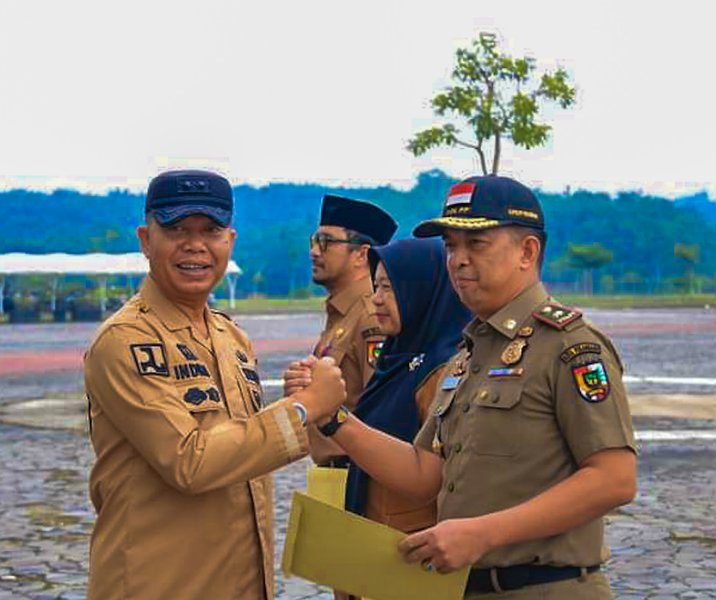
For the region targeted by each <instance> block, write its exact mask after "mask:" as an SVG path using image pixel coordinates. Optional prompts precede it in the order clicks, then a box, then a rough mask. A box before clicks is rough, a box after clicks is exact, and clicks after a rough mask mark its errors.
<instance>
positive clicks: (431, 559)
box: [398, 517, 490, 573]
mask: <svg viewBox="0 0 716 600" xmlns="http://www.w3.org/2000/svg"><path fill="white" fill-rule="evenodd" d="M480 529H481V528H480V521H479V517H478V518H473V519H448V520H447V521H441V522H440V523H438V524H437V525H435V526H434V527H431V528H430V529H426V530H424V531H420V532H419V533H414V534H413V535H409V536H408V537H406V538H405V539H404V540H402V541H401V542H400V544H399V545H398V550H399V551H400V553H401V554H402V555H403V558H404V559H405V560H406V561H407V562H409V563H421V564H422V565H423V567H424V568H426V569H428V570H433V569H434V570H436V571H438V572H439V573H450V572H452V571H457V570H459V569H462V568H463V567H467V566H470V565H472V564H474V563H475V562H477V560H478V559H479V558H480V557H481V556H482V555H483V554H485V553H486V552H488V551H489V550H490V548H489V546H488V543H487V539H486V536H485V535H484V534H481V533H480Z"/></svg>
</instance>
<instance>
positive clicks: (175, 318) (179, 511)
mask: <svg viewBox="0 0 716 600" xmlns="http://www.w3.org/2000/svg"><path fill="white" fill-rule="evenodd" d="M232 208H233V199H232V191H231V186H230V185H229V182H228V181H226V180H225V179H224V178H223V177H220V176H218V175H215V174H213V173H208V172H204V171H174V172H168V173H164V174H162V175H159V176H158V177H156V178H155V179H154V180H153V181H152V183H151V184H150V187H149V191H148V194H147V206H146V210H147V217H148V218H147V225H146V226H142V227H140V228H139V229H138V235H139V238H140V240H141V244H142V250H143V252H144V253H145V255H146V256H147V257H148V259H149V264H150V274H149V277H147V279H146V280H145V282H144V284H143V285H142V287H141V290H140V292H139V294H138V295H137V296H135V297H134V298H132V299H131V300H130V301H129V302H128V303H127V304H126V305H125V306H124V307H123V308H122V309H121V310H120V311H118V312H117V313H116V314H115V315H114V316H113V317H111V318H110V319H108V320H107V321H106V322H105V323H104V324H103V325H102V326H101V327H100V329H99V331H98V332H97V335H96V337H95V339H94V341H93V342H92V345H91V347H90V349H89V350H88V352H87V354H86V357H85V383H86V391H87V398H88V400H89V405H90V425H91V429H90V433H91V438H92V444H93V446H94V449H95V453H96V455H97V460H96V462H95V465H94V467H93V469H92V473H91V475H90V494H91V498H92V503H93V504H94V506H95V509H96V511H97V521H96V523H95V527H94V530H93V534H92V541H91V549H90V578H89V593H88V596H89V598H90V599H94V600H111V599H115V598H117V599H120V598H121V599H129V598H132V599H147V600H154V599H157V598H172V599H182V598H186V599H187V600H189V599H197V598H221V599H230V598H235V599H237V600H238V599H241V600H254V599H257V600H264V599H267V600H268V599H271V598H273V595H274V592H273V586H274V583H273V523H272V521H273V500H272V483H271V478H270V477H269V476H268V475H267V474H268V473H269V472H271V471H272V470H274V469H276V468H277V467H280V466H283V465H285V464H288V463H289V462H292V461H294V460H296V459H298V458H301V457H302V456H304V455H305V454H306V452H307V447H308V440H307V436H306V431H305V426H306V423H311V422H316V421H320V419H321V418H322V417H324V416H325V415H329V414H331V413H332V412H333V411H334V410H335V408H334V406H337V405H338V404H340V401H341V400H342V399H343V398H344V397H345V391H344V384H343V382H342V381H341V378H340V371H339V370H338V368H337V367H335V366H332V365H331V361H321V363H322V364H321V365H320V368H319V369H318V371H315V370H314V372H313V373H312V375H313V378H314V380H315V377H316V375H318V376H319V377H320V378H321V379H322V383H321V384H318V383H317V382H316V385H314V386H312V387H309V388H306V389H305V390H304V391H303V392H299V393H296V394H295V395H294V396H293V397H292V398H284V399H282V400H280V401H278V402H276V403H275V404H273V405H271V406H269V407H264V406H263V405H262V389H261V383H260V379H259V376H258V373H257V371H256V361H255V359H254V356H253V351H252V348H251V344H250V342H249V340H248V338H247V337H246V335H245V334H244V333H243V332H242V331H241V330H240V329H239V328H238V327H236V326H235V325H234V323H233V322H232V321H231V319H230V318H229V317H227V316H225V315H223V314H222V313H218V312H215V311H210V310H208V307H207V306H206V301H207V298H208V296H209V293H210V292H211V290H212V289H213V287H214V286H215V285H216V283H218V281H219V280H220V279H221V278H222V277H223V274H224V272H225V270H226V266H227V264H228V260H229V257H230V255H231V250H232V247H233V240H234V237H235V231H234V230H233V229H231V228H230V222H231V215H232ZM317 364H318V363H317ZM319 385H320V386H322V387H321V388H320V389H321V395H320V396H319V395H318V394H317V391H316V390H317V388H318V386H319Z"/></svg>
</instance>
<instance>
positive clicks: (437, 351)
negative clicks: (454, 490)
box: [346, 239, 471, 533]
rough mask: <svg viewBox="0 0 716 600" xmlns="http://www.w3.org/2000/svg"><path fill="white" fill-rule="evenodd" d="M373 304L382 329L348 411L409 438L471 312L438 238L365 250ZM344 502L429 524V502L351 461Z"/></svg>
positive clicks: (410, 525) (369, 512) (407, 526)
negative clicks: (372, 366) (373, 361)
mask: <svg viewBox="0 0 716 600" xmlns="http://www.w3.org/2000/svg"><path fill="white" fill-rule="evenodd" d="M369 258H370V262H371V271H372V273H373V279H374V290H375V291H374V294H373V296H372V301H373V304H374V305H375V309H376V316H377V318H378V321H379V323H380V326H381V330H382V332H383V333H384V334H385V335H387V336H388V337H387V339H386V340H385V343H384V345H383V349H382V351H381V354H380V357H379V359H378V362H377V365H376V370H375V373H374V375H373V377H372V378H371V380H370V381H369V382H368V386H367V387H366V389H365V390H364V391H363V394H362V395H361V397H360V400H359V402H358V406H357V407H356V409H355V411H354V413H353V414H354V415H355V416H357V417H358V418H359V419H361V420H362V421H363V422H364V423H366V424H367V425H370V426H371V427H374V428H376V429H379V430H381V431H384V432H386V433H388V434H390V435H392V436H395V437H398V438H400V439H402V440H406V441H412V439H413V437H414V436H415V435H416V433H417V432H418V430H419V429H420V425H421V423H422V422H423V421H424V420H425V419H426V417H427V416H428V408H429V406H430V404H431V402H432V399H433V397H434V395H435V391H436V388H437V385H438V383H439V381H440V380H441V378H442V375H443V372H444V370H445V365H446V363H447V362H448V360H449V358H450V357H451V356H453V355H454V354H455V353H456V352H457V349H458V348H457V347H458V344H459V343H460V340H461V338H462V336H461V333H462V329H463V327H464V326H465V325H467V323H468V322H469V321H470V319H471V315H470V312H469V311H468V310H467V308H465V307H464V306H463V305H462V303H461V302H460V300H459V298H458V297H457V295H456V294H455V291H454V290H453V288H452V285H451V284H450V281H449V279H448V274H447V269H446V266H445V252H444V250H443V246H442V243H441V242H440V241H439V240H431V239H420V240H416V239H411V240H400V241H396V242H393V243H391V244H388V245H387V246H382V247H378V248H371V250H370V254H369ZM346 509H347V510H350V511H351V512H354V513H357V514H360V515H363V516H366V517H368V518H369V519H372V520H374V521H378V522H380V523H385V524H387V525H389V526H391V527H393V528H395V529H399V530H401V531H404V532H406V533H407V532H412V531H418V530H420V529H424V528H426V527H430V526H431V525H434V524H435V519H436V507H435V502H434V501H431V502H430V503H428V504H425V503H419V502H416V501H414V500H411V499H410V498H405V497H403V496H399V495H397V494H395V493H394V492H391V491H389V490H388V489H387V488H385V487H383V486H381V485H380V484H378V483H377V482H376V481H374V480H372V479H371V478H370V477H369V476H368V475H367V474H366V473H365V472H364V471H362V470H361V469H360V468H358V467H357V466H356V465H354V464H351V465H350V469H349V472H348V483H347V487H346Z"/></svg>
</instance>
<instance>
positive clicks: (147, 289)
mask: <svg viewBox="0 0 716 600" xmlns="http://www.w3.org/2000/svg"><path fill="white" fill-rule="evenodd" d="M139 295H140V297H141V298H142V300H143V305H144V308H145V310H152V311H153V312H154V313H155V314H156V315H157V317H158V318H159V320H160V321H161V322H162V323H163V324H164V325H165V326H166V328H167V329H169V330H170V331H178V330H179V329H186V328H187V327H189V328H191V326H192V325H191V321H190V320H189V317H187V316H186V315H185V314H184V313H183V312H182V311H181V310H180V309H179V307H178V306H177V305H176V304H174V303H173V302H172V301H171V300H169V299H168V298H167V297H166V296H165V295H164V293H163V292H162V290H161V289H160V288H159V286H158V285H157V283H156V282H155V281H154V279H152V276H151V275H149V276H147V277H145V278H144V282H143V283H142V286H141V287H140V288H139ZM204 311H205V312H206V313H208V314H207V315H206V320H207V323H213V324H214V325H216V320H215V317H214V315H212V314H211V311H207V310H206V308H205V309H204Z"/></svg>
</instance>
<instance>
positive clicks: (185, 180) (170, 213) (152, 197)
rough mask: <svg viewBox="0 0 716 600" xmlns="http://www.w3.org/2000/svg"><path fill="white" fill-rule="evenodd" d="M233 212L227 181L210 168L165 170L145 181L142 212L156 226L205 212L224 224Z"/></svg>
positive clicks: (229, 187)
mask: <svg viewBox="0 0 716 600" xmlns="http://www.w3.org/2000/svg"><path fill="white" fill-rule="evenodd" d="M233 211H234V196H233V192H232V190H231V184H230V183H229V182H228V180H227V179H226V178H225V177H222V176H221V175H217V174H216V173H211V172H210V171H166V172H165V173H161V174H160V175H157V176H156V177H155V178H154V179H152V181H151V182H150V183H149V189H148V190H147V200H146V204H145V205H144V212H145V213H149V214H151V215H152V216H153V217H154V218H155V219H156V220H157V221H158V222H159V224H160V225H162V226H165V225H171V224H172V223H175V222H176V221H179V220H180V219H183V218H185V217H189V216H191V215H206V216H207V217H210V218H212V219H214V221H216V222H217V223H218V224H219V225H223V226H224V227H228V226H229V225H230V224H231V217H232V214H233Z"/></svg>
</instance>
